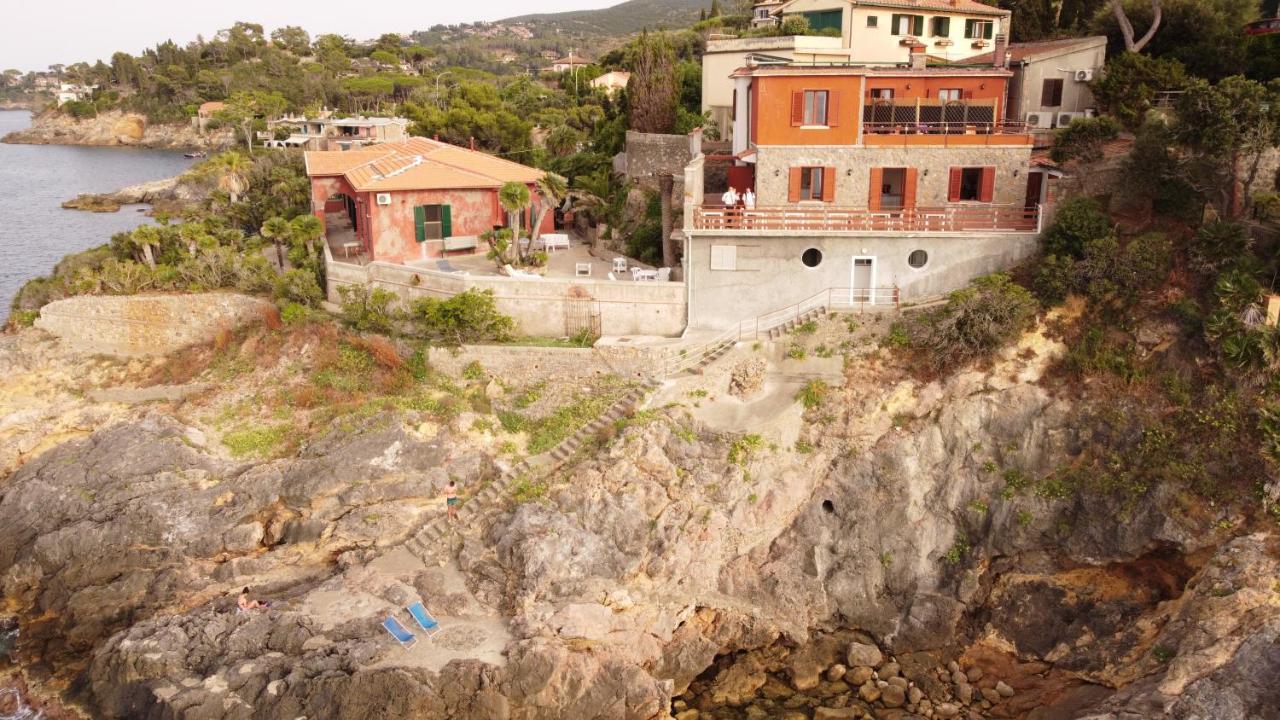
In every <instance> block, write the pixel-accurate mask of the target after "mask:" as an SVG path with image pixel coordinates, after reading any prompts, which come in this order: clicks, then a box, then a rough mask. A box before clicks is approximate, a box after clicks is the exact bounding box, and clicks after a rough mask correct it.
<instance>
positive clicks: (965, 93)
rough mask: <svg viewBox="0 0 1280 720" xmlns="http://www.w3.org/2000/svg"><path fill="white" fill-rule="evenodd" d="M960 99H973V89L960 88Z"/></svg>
mask: <svg viewBox="0 0 1280 720" xmlns="http://www.w3.org/2000/svg"><path fill="white" fill-rule="evenodd" d="M960 99H961V100H972V99H973V91H972V90H961V91H960Z"/></svg>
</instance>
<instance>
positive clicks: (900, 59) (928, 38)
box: [777, 0, 1011, 64]
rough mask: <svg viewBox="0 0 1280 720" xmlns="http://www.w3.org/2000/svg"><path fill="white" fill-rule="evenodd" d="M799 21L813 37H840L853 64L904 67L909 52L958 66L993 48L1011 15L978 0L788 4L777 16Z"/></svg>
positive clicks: (801, 0)
mask: <svg viewBox="0 0 1280 720" xmlns="http://www.w3.org/2000/svg"><path fill="white" fill-rule="evenodd" d="M777 12H778V13H779V14H780V15H781V17H782V18H783V19H784V20H785V19H786V18H787V17H791V16H796V15H798V16H801V17H804V18H805V19H806V20H808V21H809V27H810V28H811V29H812V30H813V31H815V32H821V31H824V30H825V31H830V32H831V33H832V34H833V35H834V34H836V33H839V36H840V38H841V40H842V42H843V46H844V47H846V48H849V49H851V50H852V51H853V52H852V60H853V62H856V63H866V64H881V63H906V62H908V61H909V59H910V54H911V50H910V48H911V47H912V46H915V45H923V46H924V48H925V50H924V52H925V54H927V55H929V56H931V57H936V58H942V59H944V60H960V59H962V58H967V57H970V56H971V55H974V54H976V53H979V52H982V51H984V50H990V49H991V48H992V47H993V46H994V44H995V37H996V35H999V34H1001V33H1002V32H1007V29H1008V26H1009V18H1010V15H1011V13H1010V12H1009V11H1008V10H1001V9H1000V8H997V7H994V6H991V5H987V4H985V3H981V2H978V0H790V2H788V3H786V4H785V5H783V6H782V8H781V9H780V10H778V11H777Z"/></svg>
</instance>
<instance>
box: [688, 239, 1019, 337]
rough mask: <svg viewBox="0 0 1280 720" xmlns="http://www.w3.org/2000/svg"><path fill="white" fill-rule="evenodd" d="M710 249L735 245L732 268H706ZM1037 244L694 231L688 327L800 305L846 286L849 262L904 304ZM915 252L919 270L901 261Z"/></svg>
mask: <svg viewBox="0 0 1280 720" xmlns="http://www.w3.org/2000/svg"><path fill="white" fill-rule="evenodd" d="M713 245H731V246H734V247H735V248H736V251H735V252H736V257H737V261H736V268H737V269H736V270H711V269H710V267H711V247H712V246H713ZM1037 247H1038V240H1037V236H1036V235H1035V234H1034V233H1029V234H991V235H983V234H979V233H948V234H942V233H920V234H907V233H904V234H902V235H900V236H886V235H876V234H873V233H867V234H865V235H857V236H842V237H837V236H834V235H830V234H824V233H820V232H795V233H790V234H787V235H781V234H767V233H759V234H754V235H745V234H733V233H727V232H697V233H695V234H693V235H692V236H691V239H690V240H689V252H690V256H689V257H687V258H686V267H687V268H688V269H689V272H690V273H691V275H690V279H689V282H690V284H691V285H692V287H693V296H692V298H691V299H690V302H691V311H690V314H689V325H690V327H695V328H716V329H719V328H725V327H729V326H732V325H733V324H734V323H736V322H739V321H741V320H745V319H749V318H754V317H756V316H757V315H761V314H764V313H769V312H773V311H775V310H779V309H781V308H784V307H786V306H788V305H790V304H793V303H797V302H800V301H803V300H806V299H808V298H810V297H812V296H813V295H815V294H817V293H819V292H822V291H823V290H826V289H828V288H848V287H851V285H852V278H851V275H852V270H853V258H854V257H872V258H875V265H874V267H875V279H874V281H873V285H874V286H875V287H886V286H893V285H896V286H897V287H898V288H899V289H900V290H901V298H902V302H904V303H905V302H911V301H913V300H920V299H924V298H928V297H933V296H936V295H941V294H944V293H947V292H950V291H952V290H956V289H959V288H961V287H964V286H965V285H967V284H968V283H969V281H970V280H972V279H973V278H975V277H978V276H980V275H985V274H987V273H991V272H995V271H996V270H1001V269H1004V268H1007V267H1009V266H1011V265H1014V264H1016V263H1018V262H1019V261H1021V260H1023V259H1026V258H1028V257H1030V256H1031V255H1032V254H1034V253H1035V252H1036V249H1037ZM809 248H815V249H817V250H819V251H820V252H821V253H822V260H821V262H820V263H819V264H818V265H817V266H816V267H807V266H805V264H804V263H803V262H802V261H801V256H802V254H803V253H804V252H805V250H808V249H809ZM915 250H923V251H925V253H927V254H928V261H927V262H926V263H925V265H924V266H923V267H921V268H913V267H911V266H910V265H909V264H908V263H907V257H908V256H909V255H910V254H911V253H912V252H913V251H915Z"/></svg>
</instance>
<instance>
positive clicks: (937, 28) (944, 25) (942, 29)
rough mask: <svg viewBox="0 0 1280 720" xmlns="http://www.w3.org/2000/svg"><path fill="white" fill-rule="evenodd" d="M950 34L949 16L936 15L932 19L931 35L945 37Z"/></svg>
mask: <svg viewBox="0 0 1280 720" xmlns="http://www.w3.org/2000/svg"><path fill="white" fill-rule="evenodd" d="M950 34H951V18H949V17H944V16H941V15H940V16H938V17H935V18H934V19H933V36H934V37H947V36H948V35H950Z"/></svg>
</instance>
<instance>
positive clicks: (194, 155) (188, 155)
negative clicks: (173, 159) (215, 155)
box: [182, 150, 209, 159]
mask: <svg viewBox="0 0 1280 720" xmlns="http://www.w3.org/2000/svg"><path fill="white" fill-rule="evenodd" d="M182 157H184V158H192V159H199V158H207V157H209V153H207V152H205V151H203V150H196V151H195V152H189V153H183V154H182Z"/></svg>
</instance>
